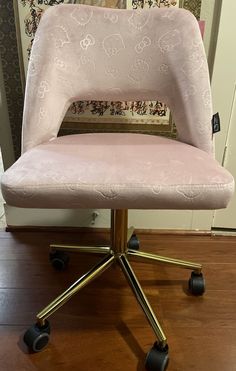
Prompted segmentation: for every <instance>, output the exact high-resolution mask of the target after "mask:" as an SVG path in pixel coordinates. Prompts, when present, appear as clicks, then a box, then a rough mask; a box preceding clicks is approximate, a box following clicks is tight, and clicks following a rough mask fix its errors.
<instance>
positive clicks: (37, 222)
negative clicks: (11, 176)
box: [4, 204, 212, 230]
mask: <svg viewBox="0 0 236 371" xmlns="http://www.w3.org/2000/svg"><path fill="white" fill-rule="evenodd" d="M4 207H5V214H6V222H7V225H9V226H12V227H14V226H15V227H20V226H22V227H23V226H43V227H44V226H49V227H96V228H109V226H110V210H100V209H99V210H96V209H86V210H81V209H80V210H78V209H75V210H71V209H63V210H62V209H23V208H17V207H12V206H9V205H6V204H5V205H4ZM94 213H95V214H94ZM96 214H97V217H95V219H94V215H96ZM211 214H212V212H209V211H194V212H193V211H191V210H187V211H185V210H130V211H129V225H134V226H135V227H136V228H140V229H182V230H210V229H211V220H212V216H211Z"/></svg>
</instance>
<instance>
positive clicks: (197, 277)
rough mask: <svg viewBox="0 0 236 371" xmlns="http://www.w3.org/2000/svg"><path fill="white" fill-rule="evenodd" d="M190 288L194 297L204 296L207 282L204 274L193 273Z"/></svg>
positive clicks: (189, 282) (189, 283)
mask: <svg viewBox="0 0 236 371" xmlns="http://www.w3.org/2000/svg"><path fill="white" fill-rule="evenodd" d="M188 288H189V291H190V292H191V294H193V295H196V296H200V295H203V294H204V292H205V280H204V277H203V274H202V273H196V272H192V273H191V277H190V279H189V281H188Z"/></svg>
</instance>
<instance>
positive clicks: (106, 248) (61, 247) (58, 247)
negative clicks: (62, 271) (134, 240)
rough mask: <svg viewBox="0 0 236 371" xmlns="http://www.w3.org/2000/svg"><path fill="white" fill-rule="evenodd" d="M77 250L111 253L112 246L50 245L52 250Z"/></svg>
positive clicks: (89, 252)
mask: <svg viewBox="0 0 236 371" xmlns="http://www.w3.org/2000/svg"><path fill="white" fill-rule="evenodd" d="M54 250H57V251H65V250H66V251H71V252H72V251H76V252H82V253H88V254H91V253H92V254H109V253H110V252H111V248H110V247H109V246H96V247H95V246H94V247H92V246H70V245H50V251H54Z"/></svg>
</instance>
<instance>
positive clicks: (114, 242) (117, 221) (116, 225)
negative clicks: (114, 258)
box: [111, 209, 128, 254]
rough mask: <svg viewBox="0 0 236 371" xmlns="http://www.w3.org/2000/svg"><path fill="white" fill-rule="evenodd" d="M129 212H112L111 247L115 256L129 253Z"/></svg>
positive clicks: (124, 210) (122, 210) (123, 210)
mask: <svg viewBox="0 0 236 371" xmlns="http://www.w3.org/2000/svg"><path fill="white" fill-rule="evenodd" d="M127 225H128V210H127V209H120V210H119V209H118V210H112V213H111V246H112V250H113V251H114V253H115V254H122V253H125V252H126V251H127Z"/></svg>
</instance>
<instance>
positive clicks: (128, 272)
mask: <svg viewBox="0 0 236 371" xmlns="http://www.w3.org/2000/svg"><path fill="white" fill-rule="evenodd" d="M119 262H120V264H121V267H122V270H123V272H124V274H125V276H126V278H127V281H128V283H129V284H130V286H131V288H132V290H133V292H134V294H135V296H136V299H137V300H138V302H139V304H140V305H141V307H142V310H143V311H144V313H145V315H146V317H147V319H148V321H149V323H150V325H151V327H152V329H153V331H154V333H155V335H156V337H157V339H158V340H159V343H160V346H161V347H163V348H164V347H165V346H166V342H167V339H166V336H165V334H164V332H163V330H162V328H161V325H160V324H159V322H158V320H157V318H156V316H155V314H154V312H153V310H152V308H151V306H150V304H149V302H148V300H147V298H146V296H145V294H144V292H143V290H142V288H141V286H140V284H139V282H138V279H137V277H136V276H135V273H134V271H133V270H132V268H131V266H130V264H129V262H128V260H127V258H126V257H125V255H120V256H119Z"/></svg>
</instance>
